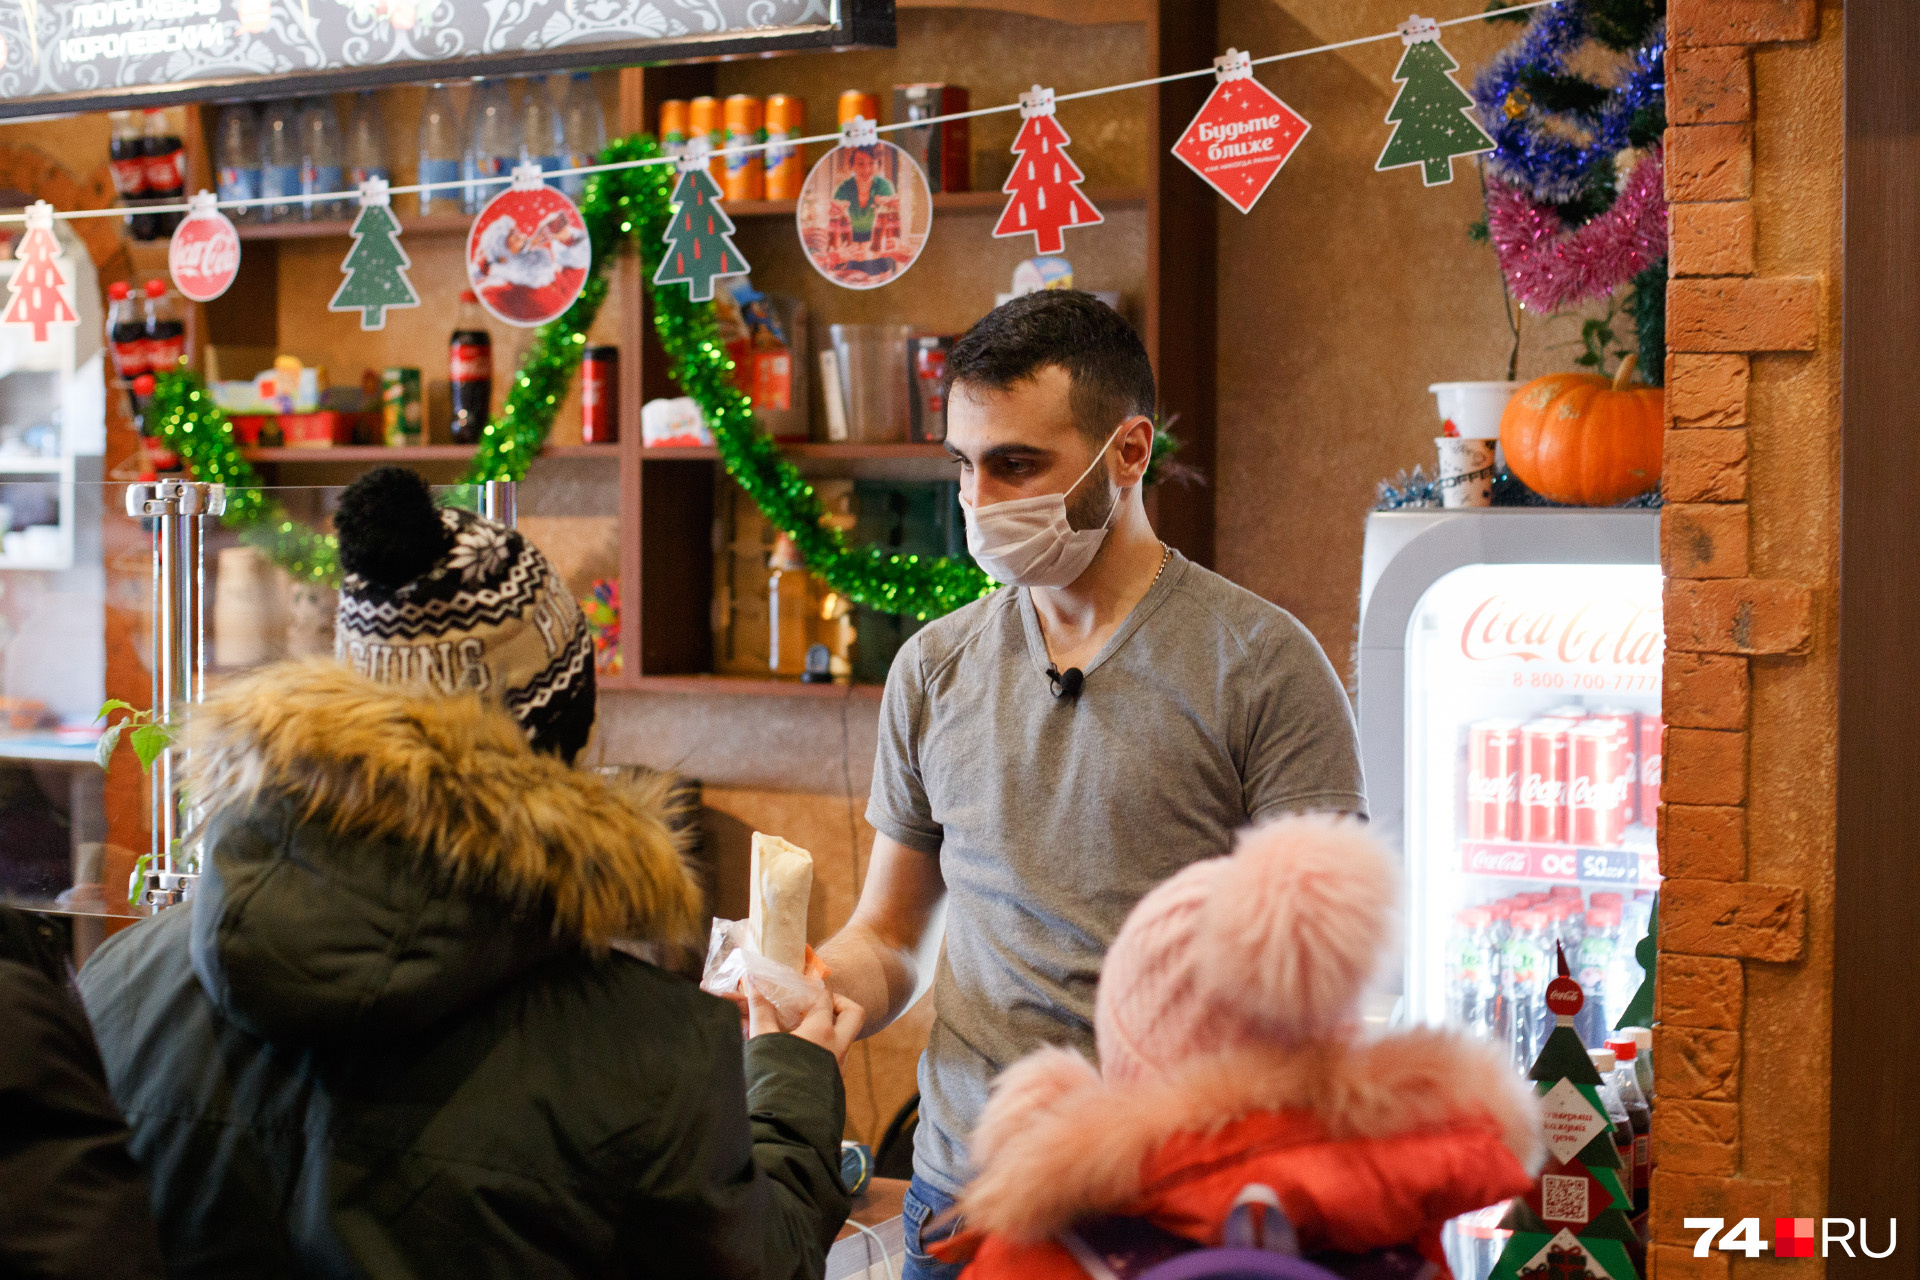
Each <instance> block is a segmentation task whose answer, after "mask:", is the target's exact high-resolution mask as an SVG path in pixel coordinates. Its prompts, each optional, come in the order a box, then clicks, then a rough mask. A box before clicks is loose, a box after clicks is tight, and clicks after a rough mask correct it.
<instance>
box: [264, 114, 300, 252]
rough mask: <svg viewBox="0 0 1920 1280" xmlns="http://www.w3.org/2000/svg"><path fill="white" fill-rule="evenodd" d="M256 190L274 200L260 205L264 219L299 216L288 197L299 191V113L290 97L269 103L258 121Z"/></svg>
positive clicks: (281, 220)
mask: <svg viewBox="0 0 1920 1280" xmlns="http://www.w3.org/2000/svg"><path fill="white" fill-rule="evenodd" d="M260 194H261V195H262V196H263V197H266V198H268V199H271V200H273V201H274V203H272V204H266V205H262V206H260V213H261V218H262V219H263V220H264V221H267V222H290V221H293V220H296V219H298V218H299V217H300V216H301V213H300V206H299V205H298V204H296V203H294V202H293V201H292V199H291V197H293V196H297V195H299V194H300V114H299V110H298V104H296V103H294V102H292V101H281V102H276V103H273V104H272V105H270V106H269V107H268V108H267V114H266V115H265V117H264V118H262V120H261V122H260Z"/></svg>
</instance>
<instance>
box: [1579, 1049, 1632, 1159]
mask: <svg viewBox="0 0 1920 1280" xmlns="http://www.w3.org/2000/svg"><path fill="white" fill-rule="evenodd" d="M1587 1057H1588V1058H1590V1059H1592V1061H1593V1069H1594V1070H1595V1071H1598V1072H1599V1073H1600V1103H1601V1105H1602V1106H1604V1107H1606V1109H1607V1119H1608V1120H1609V1121H1611V1122H1612V1123H1613V1149H1614V1151H1615V1152H1616V1153H1617V1154H1618V1155H1619V1157H1620V1169H1621V1173H1622V1175H1623V1176H1622V1178H1621V1180H1622V1181H1623V1182H1624V1181H1625V1180H1626V1179H1627V1178H1629V1177H1632V1176H1633V1137H1634V1134H1633V1121H1632V1120H1631V1119H1630V1118H1629V1117H1628V1115H1627V1104H1626V1103H1625V1102H1622V1101H1621V1099H1620V1091H1619V1090H1618V1089H1616V1088H1615V1087H1614V1072H1615V1069H1616V1068H1617V1067H1618V1066H1619V1064H1618V1063H1617V1062H1615V1061H1614V1057H1613V1050H1611V1049H1589V1050H1587Z"/></svg>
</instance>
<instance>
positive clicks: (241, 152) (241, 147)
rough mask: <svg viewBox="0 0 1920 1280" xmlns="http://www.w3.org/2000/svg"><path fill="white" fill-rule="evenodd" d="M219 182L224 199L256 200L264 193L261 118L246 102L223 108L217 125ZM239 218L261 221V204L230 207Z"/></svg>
mask: <svg viewBox="0 0 1920 1280" xmlns="http://www.w3.org/2000/svg"><path fill="white" fill-rule="evenodd" d="M214 133H215V135H216V142H215V146H214V161H215V179H214V181H215V185H217V186H218V187H219V191H218V193H217V194H218V195H219V197H220V199H221V200H222V201H227V200H253V199H256V198H258V197H259V195H260V119H259V116H258V115H256V114H255V112H254V109H253V108H252V107H251V106H248V105H246V104H245V103H234V104H232V105H229V106H225V107H222V108H220V119H219V122H218V123H217V124H215V125H214ZM226 215H227V216H228V217H229V218H231V219H233V220H234V221H235V222H258V221H259V220H260V207H259V206H258V205H243V206H241V207H240V208H237V209H228V210H226Z"/></svg>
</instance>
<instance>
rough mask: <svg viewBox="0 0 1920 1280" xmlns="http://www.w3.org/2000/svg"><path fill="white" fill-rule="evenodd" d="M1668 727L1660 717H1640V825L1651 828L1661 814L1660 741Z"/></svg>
mask: <svg viewBox="0 0 1920 1280" xmlns="http://www.w3.org/2000/svg"><path fill="white" fill-rule="evenodd" d="M1666 727H1667V726H1666V725H1665V724H1663V723H1661V720H1660V717H1659V716H1653V715H1647V716H1641V717H1640V786H1639V791H1640V825H1641V826H1643V827H1651V826H1652V825H1653V824H1654V819H1655V818H1657V817H1658V816H1659V814H1660V739H1661V734H1662V733H1663V732H1664V731H1665V729H1666Z"/></svg>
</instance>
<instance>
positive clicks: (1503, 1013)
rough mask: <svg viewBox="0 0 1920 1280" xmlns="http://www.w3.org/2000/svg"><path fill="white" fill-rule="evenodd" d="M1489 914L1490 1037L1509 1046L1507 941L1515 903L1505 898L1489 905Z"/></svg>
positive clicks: (1488, 983)
mask: <svg viewBox="0 0 1920 1280" xmlns="http://www.w3.org/2000/svg"><path fill="white" fill-rule="evenodd" d="M1485 910H1486V913H1487V1001H1488V1003H1487V1038H1488V1039H1489V1040H1491V1041H1493V1042H1494V1043H1495V1044H1505V1043H1507V1037H1508V1035H1509V1034H1510V1031H1511V1028H1510V1026H1509V1023H1510V1021H1511V1019H1510V1018H1509V1016H1508V1006H1507V997H1506V985H1505V974H1506V971H1507V969H1506V964H1507V962H1506V951H1507V940H1508V939H1509V938H1510V937H1511V936H1512V925H1511V921H1512V917H1513V904H1512V903H1511V902H1508V901H1507V900H1505V899H1504V898H1503V899H1501V900H1500V901H1498V902H1489V903H1488V904H1487V905H1486V908H1485Z"/></svg>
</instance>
